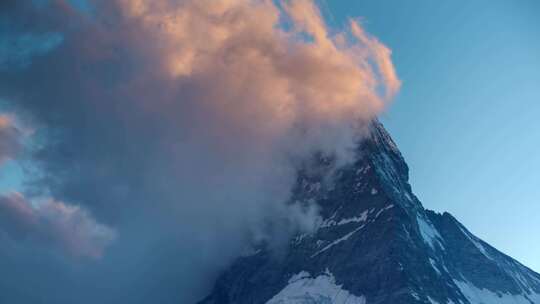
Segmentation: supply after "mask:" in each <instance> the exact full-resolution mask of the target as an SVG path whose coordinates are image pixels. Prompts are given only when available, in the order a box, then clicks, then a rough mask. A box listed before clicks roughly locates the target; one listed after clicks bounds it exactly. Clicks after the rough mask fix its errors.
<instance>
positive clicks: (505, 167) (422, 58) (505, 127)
mask: <svg viewBox="0 0 540 304" xmlns="http://www.w3.org/2000/svg"><path fill="white" fill-rule="evenodd" d="M322 4H323V5H322V6H323V7H324V13H325V14H326V15H327V17H328V20H331V22H332V23H334V26H341V25H342V24H344V22H345V20H346V18H347V17H348V16H352V17H360V20H361V21H362V24H363V25H364V26H365V27H366V29H367V30H368V31H369V32H370V33H371V34H373V35H374V36H376V37H378V38H379V39H380V40H381V41H382V42H383V43H384V44H386V45H387V46H389V47H390V48H391V49H392V51H393V61H394V64H395V66H396V69H397V72H398V75H399V77H400V78H401V80H402V81H403V85H402V89H401V92H400V94H399V96H398V97H397V98H396V100H395V101H394V103H393V104H392V105H391V106H390V107H389V109H388V110H387V112H386V113H385V114H384V115H383V117H382V121H383V122H384V123H385V125H386V127H387V128H388V129H389V131H390V132H391V134H392V135H393V137H394V139H395V141H396V142H397V144H398V145H399V147H400V149H401V151H402V153H403V154H404V156H405V158H406V160H407V161H408V163H409V166H410V175H411V183H412V186H413V189H414V191H415V192H416V194H417V195H418V197H419V198H420V200H421V201H422V202H423V203H424V205H425V206H426V207H427V208H431V209H434V210H436V211H449V212H451V213H452V214H454V215H455V216H456V217H457V218H458V219H459V220H460V221H462V222H463V223H464V224H465V225H466V226H467V227H468V228H469V229H470V230H471V231H472V232H474V233H475V234H477V235H478V236H480V237H481V238H483V239H484V240H486V241H487V242H489V243H490V244H492V245H494V246H495V247H496V248H498V249H500V250H502V251H503V252H505V253H507V254H509V255H511V256H512V257H515V258H517V259H518V260H519V261H520V262H522V263H524V264H525V265H527V266H529V267H531V268H533V269H534V270H536V271H540V242H539V241H538V240H539V238H538V235H539V234H540V153H539V148H540V123H539V121H538V117H540V2H538V1H445V2H438V1H415V4H414V5H412V3H411V2H408V1H347V2H345V1H325V2H322Z"/></svg>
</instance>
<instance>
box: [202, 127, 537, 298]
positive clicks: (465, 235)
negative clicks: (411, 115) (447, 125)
mask: <svg viewBox="0 0 540 304" xmlns="http://www.w3.org/2000/svg"><path fill="white" fill-rule="evenodd" d="M329 175H331V180H332V182H328V180H329ZM292 199H293V201H298V202H302V203H304V204H314V203H316V204H318V205H319V206H320V208H321V220H320V223H319V225H318V229H317V230H316V231H314V232H313V233H310V234H300V235H297V236H296V237H294V238H293V239H292V240H291V241H290V243H289V247H288V251H287V254H286V255H285V256H281V257H276V256H275V254H272V253H271V252H269V251H268V250H266V249H265V247H264V246H262V247H261V248H259V249H260V250H257V251H254V252H255V253H254V254H252V255H250V256H244V257H242V258H240V259H239V260H237V261H236V262H235V263H234V264H233V265H232V266H231V268H230V269H229V270H227V271H226V272H225V273H223V275H222V276H221V277H220V278H219V279H218V281H217V282H216V285H215V288H214V289H213V291H212V293H211V294H210V295H209V296H208V297H207V298H205V299H204V300H203V301H201V303H202V304H211V303H213V304H233V303H234V304H243V303H246V304H247V303H249V304H257V303H268V304H277V303H282V304H286V303H287V304H288V303H291V304H293V303H294V304H297V303H298V304H299V303H312V304H322V303H327V304H334V303H336V304H337V303H339V304H342V303H343V304H352V303H362V304H363V303H367V304H371V303H373V304H396V303H397V304H399V303H441V304H443V303H455V304H457V303H463V304H491V303H516V304H521V303H524V304H540V275H539V274H537V273H535V272H533V271H532V270H530V269H528V268H527V267H525V266H523V265H521V264H520V263H518V262H517V261H515V260H513V259H512V258H510V257H508V256H506V255H504V254H503V253H501V252H499V251H497V250H496V249H495V248H493V247H491V246H490V245H489V244H487V243H485V242H483V241H482V240H480V239H479V238H477V237H476V236H474V235H473V234H472V233H471V232H469V231H468V230H467V229H466V228H465V227H464V226H463V225H461V224H460V223H459V222H458V221H457V220H456V219H455V218H454V217H452V216H451V215H450V214H448V213H444V214H438V213H435V212H433V211H429V210H426V209H424V208H423V207H422V205H421V203H420V202H419V201H418V199H417V198H416V197H415V196H414V194H413V193H412V191H411V187H410V185H409V183H408V167H407V164H406V163H405V161H404V160H403V158H402V156H401V154H400V152H399V151H398V149H397V147H396V145H395V144H394V142H393V141H392V139H391V138H390V136H389V135H388V133H387V132H386V131H385V129H384V128H383V127H382V125H381V124H380V123H378V122H374V123H373V127H372V135H371V137H370V138H369V139H368V140H366V141H364V142H363V143H361V144H360V145H359V147H358V159H357V160H356V162H355V163H354V164H352V165H349V166H347V167H344V168H340V169H338V170H333V163H332V161H331V160H329V159H324V158H321V159H320V161H319V162H318V163H317V165H316V168H306V170H303V171H302V172H300V173H299V177H298V182H297V186H296V188H295V190H294V196H293V198H292Z"/></svg>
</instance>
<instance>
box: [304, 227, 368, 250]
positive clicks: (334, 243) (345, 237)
mask: <svg viewBox="0 0 540 304" xmlns="http://www.w3.org/2000/svg"><path fill="white" fill-rule="evenodd" d="M364 226H365V225H362V226H360V227H358V228H356V229H354V230H353V231H351V232H349V233H347V234H346V235H345V236H343V237H340V238H339V239H337V240H335V241H333V242H332V243H330V244H328V245H326V246H325V247H324V248H323V249H321V250H319V251H317V252H315V253H314V254H312V255H311V257H312V258H314V257H316V256H317V255H319V254H320V253H322V252H324V251H326V250H328V249H330V248H331V247H333V246H335V245H337V244H339V243H341V242H343V241H346V240H348V239H349V238H350V237H351V236H352V235H353V234H355V233H356V232H357V231H358V230H360V229H362V228H364Z"/></svg>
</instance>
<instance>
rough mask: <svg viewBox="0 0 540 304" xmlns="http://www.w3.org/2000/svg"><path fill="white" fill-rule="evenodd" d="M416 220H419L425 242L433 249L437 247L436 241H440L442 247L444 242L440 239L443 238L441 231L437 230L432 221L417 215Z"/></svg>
mask: <svg viewBox="0 0 540 304" xmlns="http://www.w3.org/2000/svg"><path fill="white" fill-rule="evenodd" d="M416 220H417V222H418V228H420V234H421V235H422V238H423V239H424V242H426V244H428V245H429V246H430V247H431V248H433V249H435V242H438V243H439V244H440V245H441V247H442V243H441V241H440V240H442V237H441V235H440V234H439V231H437V229H436V228H435V227H434V226H433V225H432V224H431V223H429V222H428V221H427V220H425V219H424V218H423V217H421V216H417V217H416Z"/></svg>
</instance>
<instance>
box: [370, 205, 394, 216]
mask: <svg viewBox="0 0 540 304" xmlns="http://www.w3.org/2000/svg"><path fill="white" fill-rule="evenodd" d="M392 208H394V205H393V204H390V205H388V206H386V207H384V208H382V209H381V210H379V211H378V212H377V214H375V218H378V217H379V215H381V213H383V212H384V211H386V210H388V209H392Z"/></svg>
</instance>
